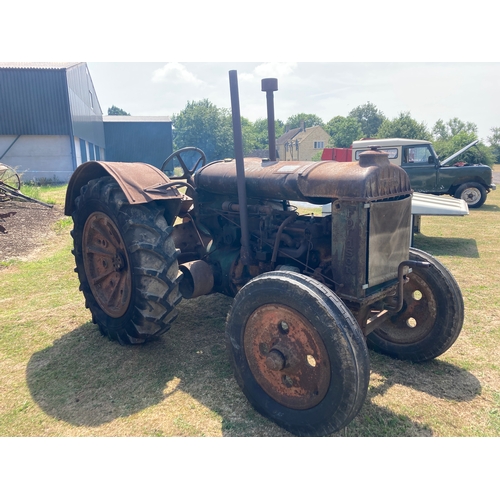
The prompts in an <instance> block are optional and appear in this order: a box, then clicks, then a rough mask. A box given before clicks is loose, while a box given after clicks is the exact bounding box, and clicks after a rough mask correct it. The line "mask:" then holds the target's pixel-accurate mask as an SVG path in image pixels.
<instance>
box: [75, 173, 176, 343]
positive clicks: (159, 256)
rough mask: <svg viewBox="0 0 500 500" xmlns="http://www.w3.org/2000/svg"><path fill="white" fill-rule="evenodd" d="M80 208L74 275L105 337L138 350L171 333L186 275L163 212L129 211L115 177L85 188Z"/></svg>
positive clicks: (151, 208)
mask: <svg viewBox="0 0 500 500" xmlns="http://www.w3.org/2000/svg"><path fill="white" fill-rule="evenodd" d="M75 206H76V208H75V211H74V212H73V214H72V215H73V221H74V229H73V231H72V232H71V234H72V237H73V240H74V250H73V254H74V256H75V261H76V269H75V271H76V272H77V273H78V277H79V279H80V289H81V291H82V292H83V295H84V296H85V305H86V307H88V308H89V309H90V311H91V313H92V319H93V321H94V322H95V323H97V325H98V326H99V329H100V331H101V333H102V334H103V335H105V336H107V337H109V338H110V339H112V340H117V341H118V342H120V343H122V344H139V343H143V342H145V341H147V340H151V339H154V338H157V337H158V336H160V335H161V334H163V333H164V332H166V331H167V330H168V329H169V328H170V324H171V322H172V321H173V320H174V319H175V317H176V316H177V313H176V310H175V306H176V305H177V303H178V302H179V301H180V300H181V296H180V293H179V286H178V282H179V281H180V276H182V275H181V273H180V272H179V269H178V264H177V251H176V249H175V245H174V243H173V240H172V238H171V236H170V235H171V233H172V227H170V226H169V225H168V224H167V222H166V220H165V218H164V216H163V210H162V208H161V206H160V205H159V204H157V203H148V204H147V205H130V204H129V203H128V202H127V199H126V198H125V195H124V194H123V192H122V191H121V189H120V188H119V186H118V184H117V182H116V181H115V180H114V179H112V178H111V177H101V178H100V179H94V180H91V181H90V182H89V183H88V184H86V185H85V186H83V187H82V189H81V193H80V196H78V197H77V198H76V200H75Z"/></svg>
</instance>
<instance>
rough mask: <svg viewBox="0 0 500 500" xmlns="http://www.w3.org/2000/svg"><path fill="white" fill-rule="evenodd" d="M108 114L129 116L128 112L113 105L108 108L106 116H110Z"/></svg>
mask: <svg viewBox="0 0 500 500" xmlns="http://www.w3.org/2000/svg"><path fill="white" fill-rule="evenodd" d="M110 115H123V116H130V113H127V112H126V111H124V110H123V109H122V108H118V107H116V106H115V105H113V106H111V107H110V108H108V116H110Z"/></svg>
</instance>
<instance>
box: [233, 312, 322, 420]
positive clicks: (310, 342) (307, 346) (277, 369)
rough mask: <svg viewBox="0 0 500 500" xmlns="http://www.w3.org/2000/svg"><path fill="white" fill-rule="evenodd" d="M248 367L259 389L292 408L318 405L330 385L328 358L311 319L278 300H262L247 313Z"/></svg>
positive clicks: (245, 338)
mask: <svg viewBox="0 0 500 500" xmlns="http://www.w3.org/2000/svg"><path fill="white" fill-rule="evenodd" d="M243 343H244V350H245V355H246V358H247V362H248V365H249V368H250V370H251V372H252V374H253V376H254V378H255V380H256V381H257V383H258V384H259V385H260V387H262V389H263V390H264V391H265V392H266V393H267V394H268V395H269V396H270V397H271V398H273V399H274V400H275V401H277V402H278V403H279V404H281V405H283V406H285V407H287V408H291V409H294V410H306V409H309V408H312V407H314V406H316V405H318V404H319V403H320V402H321V401H322V400H323V399H324V397H325V395H326V393H327V392H328V389H329V387H330V379H331V374H330V371H331V369H330V360H329V356H328V352H327V350H326V347H325V344H324V342H323V340H322V339H321V336H320V335H319V334H318V332H317V331H316V329H315V328H314V327H313V326H312V325H311V323H310V322H309V321H308V320H307V319H306V318H305V317H304V316H303V315H302V314H300V313H299V312H298V311H296V310H294V309H291V308H289V307H287V306H284V305H282V304H266V305H264V306H261V307H259V308H258V309H256V310H255V311H254V312H253V313H252V314H251V315H250V317H249V319H248V321H247V323H246V325H245V330H244V342H243Z"/></svg>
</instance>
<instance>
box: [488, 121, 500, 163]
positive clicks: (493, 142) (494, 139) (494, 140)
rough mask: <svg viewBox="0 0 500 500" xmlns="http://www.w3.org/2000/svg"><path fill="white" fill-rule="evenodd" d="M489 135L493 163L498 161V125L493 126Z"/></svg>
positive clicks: (499, 137) (499, 134)
mask: <svg viewBox="0 0 500 500" xmlns="http://www.w3.org/2000/svg"><path fill="white" fill-rule="evenodd" d="M491 133H492V134H491V135H490V136H488V141H489V143H490V152H491V154H492V155H493V159H494V160H495V163H500V127H493V128H492V129H491Z"/></svg>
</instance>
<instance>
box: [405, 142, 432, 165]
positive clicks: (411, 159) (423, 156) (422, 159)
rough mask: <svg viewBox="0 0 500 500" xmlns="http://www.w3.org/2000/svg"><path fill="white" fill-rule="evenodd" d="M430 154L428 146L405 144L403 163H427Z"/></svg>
mask: <svg viewBox="0 0 500 500" xmlns="http://www.w3.org/2000/svg"><path fill="white" fill-rule="evenodd" d="M429 156H432V153H431V150H430V149H429V147H428V146H407V147H405V148H404V149H403V165H419V164H420V165H428V164H429Z"/></svg>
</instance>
